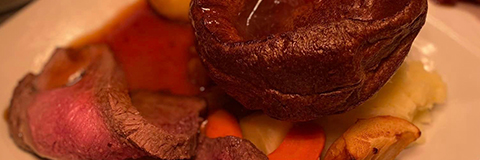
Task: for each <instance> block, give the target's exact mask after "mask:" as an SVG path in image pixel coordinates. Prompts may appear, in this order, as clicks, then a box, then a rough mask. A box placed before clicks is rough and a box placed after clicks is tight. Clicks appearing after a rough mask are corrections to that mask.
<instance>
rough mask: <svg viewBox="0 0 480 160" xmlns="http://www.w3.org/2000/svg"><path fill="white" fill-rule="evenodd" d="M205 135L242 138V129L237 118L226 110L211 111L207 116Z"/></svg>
mask: <svg viewBox="0 0 480 160" xmlns="http://www.w3.org/2000/svg"><path fill="white" fill-rule="evenodd" d="M205 135H206V136H207V137H209V138H217V137H225V136H235V137H239V138H242V137H243V136H242V130H241V129H240V125H239V124H238V121H237V119H236V118H235V116H233V115H232V114H230V113H228V112H227V111H226V110H223V109H221V110H217V111H214V112H212V113H211V114H210V115H209V116H208V118H207V124H206V126H205Z"/></svg>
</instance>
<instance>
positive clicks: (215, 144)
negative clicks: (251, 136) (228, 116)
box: [195, 136, 268, 160]
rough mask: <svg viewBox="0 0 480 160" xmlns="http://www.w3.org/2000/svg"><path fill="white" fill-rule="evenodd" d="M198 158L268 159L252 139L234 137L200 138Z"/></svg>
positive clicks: (222, 159) (224, 159)
mask: <svg viewBox="0 0 480 160" xmlns="http://www.w3.org/2000/svg"><path fill="white" fill-rule="evenodd" d="M195 159H196V160H267V159H268V158H267V156H266V155H265V154H264V153H263V152H262V151H260V150H258V149H257V148H256V147H255V146H254V145H253V144H252V143H251V142H250V141H248V140H245V139H241V138H237V137H233V136H227V137H221V138H215V139H211V138H207V137H202V138H200V141H199V145H198V149H197V156H196V157H195Z"/></svg>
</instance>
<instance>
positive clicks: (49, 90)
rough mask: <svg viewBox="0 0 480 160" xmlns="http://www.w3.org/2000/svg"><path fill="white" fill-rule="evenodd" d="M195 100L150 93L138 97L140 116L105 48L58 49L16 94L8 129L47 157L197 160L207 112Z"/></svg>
mask: <svg viewBox="0 0 480 160" xmlns="http://www.w3.org/2000/svg"><path fill="white" fill-rule="evenodd" d="M157 98H158V99H157ZM192 99H193V100H192ZM192 99H190V98H188V97H173V96H172V97H168V96H164V95H156V94H153V93H148V96H146V98H145V99H142V97H137V98H136V101H135V102H138V103H139V104H141V106H140V112H139V110H137V108H135V107H134V106H133V105H132V102H131V99H130V96H129V94H128V90H127V84H126V81H125V78H124V75H123V72H122V71H121V70H120V68H119V67H118V66H117V64H116V62H115V60H114V58H113V55H112V53H111V52H110V50H109V49H108V47H106V46H104V45H95V46H88V47H85V48H82V49H79V50H72V49H58V50H57V51H56V52H55V53H54V55H53V56H52V58H51V60H50V61H49V62H48V63H47V65H46V66H45V68H44V70H43V71H42V73H40V74H39V75H33V74H27V76H25V77H24V79H23V80H22V81H21V82H20V83H19V85H18V86H17V87H16V89H15V91H14V96H13V99H12V102H11V105H10V108H9V115H8V122H9V130H10V134H11V136H12V138H13V140H14V141H15V143H16V144H17V145H18V146H19V147H21V148H23V149H25V150H27V151H31V152H34V153H36V154H38V155H39V156H41V157H45V158H52V159H127V158H132V159H135V158H139V157H143V156H152V157H156V158H162V159H186V158H190V157H192V156H193V155H194V154H195V145H196V134H195V132H194V131H195V130H197V129H198V123H199V121H200V119H199V118H198V111H200V110H202V108H203V107H205V103H204V102H202V101H201V100H198V99H195V98H192ZM184 100H186V101H187V102H183V101H184ZM179 101H182V102H179ZM151 102H152V103H151ZM182 105H184V106H182ZM190 105H191V107H190ZM177 106H181V107H179V108H175V109H172V110H170V109H171V108H170V107H172V108H173V107H177ZM156 110H159V111H160V112H159V113H155V111H156ZM150 111H151V112H150ZM174 112H175V113H174ZM164 113H165V114H166V113H171V114H177V113H178V114H177V115H167V116H165V117H164V116H162V114H164ZM176 124H181V125H178V126H180V128H175V126H177V125H176Z"/></svg>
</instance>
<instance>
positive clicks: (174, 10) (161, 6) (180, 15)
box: [148, 0, 190, 22]
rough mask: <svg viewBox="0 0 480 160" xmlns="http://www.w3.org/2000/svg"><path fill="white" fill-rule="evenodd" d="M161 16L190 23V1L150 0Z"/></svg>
mask: <svg viewBox="0 0 480 160" xmlns="http://www.w3.org/2000/svg"><path fill="white" fill-rule="evenodd" d="M148 2H149V3H150V5H151V6H152V7H153V8H154V9H155V11H157V12H158V13H159V14H160V15H163V16H165V17H167V18H168V19H172V20H179V21H184V22H188V20H189V19H188V12H189V10H190V0H148Z"/></svg>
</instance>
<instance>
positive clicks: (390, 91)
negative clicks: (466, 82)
mask: <svg viewBox="0 0 480 160" xmlns="http://www.w3.org/2000/svg"><path fill="white" fill-rule="evenodd" d="M446 93H447V91H446V85H445V83H444V82H443V81H442V78H441V77H440V75H438V74H437V73H436V72H429V71H427V70H425V69H424V65H423V64H422V63H421V62H418V61H407V62H405V63H404V64H403V65H402V66H401V67H400V68H399V69H398V71H397V72H396V73H395V75H394V76H393V77H392V78H391V79H390V80H389V82H387V84H385V86H384V87H383V88H382V89H380V91H379V92H378V93H377V94H375V95H374V96H373V97H372V98H371V99H369V100H368V101H367V102H365V103H364V104H362V105H361V106H359V107H357V108H356V109H354V110H352V111H349V112H347V113H344V114H340V115H333V116H328V117H325V118H321V119H319V120H318V122H319V123H320V124H321V125H322V126H324V129H325V131H326V132H327V137H328V138H327V147H328V146H329V144H330V143H332V142H333V141H334V140H335V139H336V138H337V137H338V136H339V135H341V134H342V133H343V132H344V131H345V130H346V129H347V128H348V127H349V126H351V125H352V124H354V123H355V121H356V120H357V119H359V118H369V117H374V116H380V115H391V116H395V117H399V118H403V119H406V120H408V121H410V122H413V123H414V124H415V125H416V126H417V127H419V128H420V130H422V128H423V125H425V124H428V123H430V122H431V117H430V111H431V110H432V109H433V107H434V105H435V104H441V103H443V102H445V99H446ZM424 141H425V139H424V136H422V137H421V138H420V139H419V140H417V143H423V142H424Z"/></svg>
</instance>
